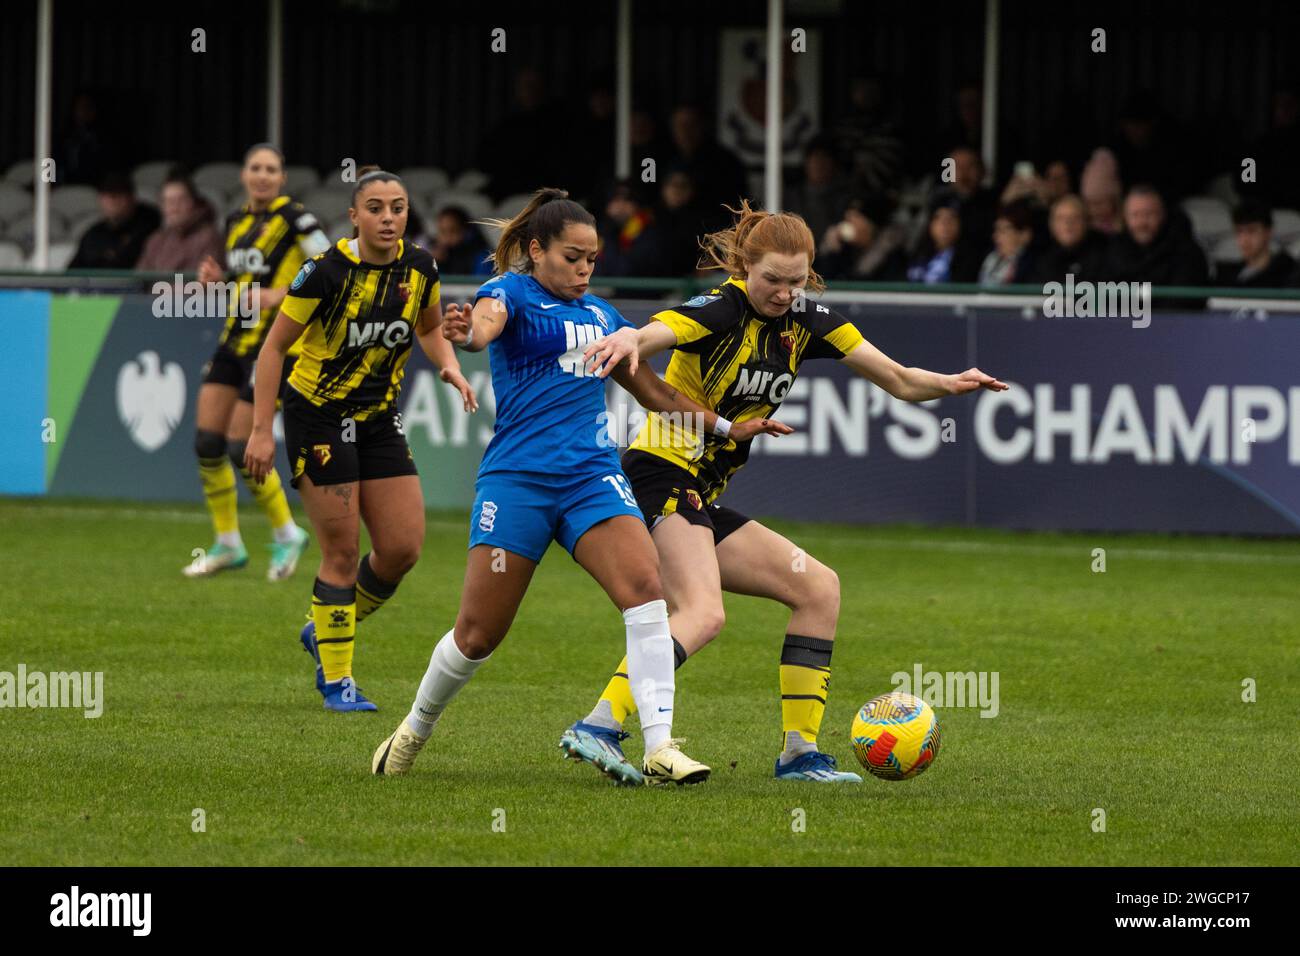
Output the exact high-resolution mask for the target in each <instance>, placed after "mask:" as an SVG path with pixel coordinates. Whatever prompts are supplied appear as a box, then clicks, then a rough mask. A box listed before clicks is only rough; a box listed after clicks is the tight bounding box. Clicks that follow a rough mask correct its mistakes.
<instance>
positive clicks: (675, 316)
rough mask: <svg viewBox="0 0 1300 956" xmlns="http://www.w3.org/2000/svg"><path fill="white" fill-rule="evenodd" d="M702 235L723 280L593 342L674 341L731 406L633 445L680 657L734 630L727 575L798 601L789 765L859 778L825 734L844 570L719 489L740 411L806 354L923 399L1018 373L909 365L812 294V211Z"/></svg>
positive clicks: (608, 361) (620, 346)
mask: <svg viewBox="0 0 1300 956" xmlns="http://www.w3.org/2000/svg"><path fill="white" fill-rule="evenodd" d="M704 249H705V256H706V259H705V262H703V263H702V265H703V266H705V267H706V268H707V267H712V268H721V269H725V270H726V272H727V274H728V276H729V278H727V280H726V281H724V282H723V283H722V284H721V285H719V286H718V287H717V288H715V289H713V290H711V291H710V292H709V293H708V294H707V295H702V296H697V297H696V298H694V299H691V300H690V301H689V302H686V303H684V304H683V305H681V306H678V307H677V308H675V309H668V310H666V311H663V312H660V313H658V314H656V315H655V316H654V317H653V318H652V319H651V321H650V322H649V323H648V324H647V325H646V326H644V327H643V328H641V329H639V330H635V331H634V330H631V329H625V330H621V331H619V332H616V333H615V334H613V335H611V336H608V337H606V338H604V339H602V340H600V341H598V342H596V343H593V344H592V345H591V346H589V347H588V348H587V349H586V356H587V358H588V359H589V360H594V361H596V362H598V363H601V365H602V371H608V370H610V369H611V368H613V367H614V366H616V365H618V363H619V362H621V361H622V360H624V359H625V358H627V359H629V360H631V361H634V362H635V361H643V360H644V359H646V358H647V357H648V356H650V355H653V354H654V353H656V352H659V351H662V350H663V349H666V348H672V349H674V352H673V356H672V359H671V360H670V362H669V365H668V372H667V374H666V375H665V376H664V379H665V381H666V382H667V383H668V384H669V385H671V386H672V387H674V388H676V389H678V390H679V391H680V392H681V393H682V394H683V395H685V396H687V397H689V398H691V399H693V400H695V401H696V402H699V403H700V404H702V405H704V406H705V407H707V408H709V409H710V410H713V411H715V412H717V413H718V415H719V419H720V420H719V422H718V424H717V425H716V426H714V430H713V433H712V434H700V433H698V432H696V433H692V432H691V431H689V430H686V429H682V428H679V427H676V423H674V422H669V423H666V424H665V423H661V422H657V421H655V420H654V419H653V418H652V419H650V420H648V421H647V422H646V425H645V427H644V428H642V430H641V432H640V434H639V435H638V436H637V438H636V440H635V441H633V442H632V445H631V447H630V448H629V449H628V451H627V453H626V454H625V455H624V456H623V470H624V472H625V473H626V474H627V477H628V479H629V480H630V481H631V483H632V490H633V493H634V494H635V495H636V498H637V502H638V503H639V504H640V506H641V510H642V512H643V513H644V514H645V518H646V521H647V523H648V524H649V525H650V528H651V534H652V537H653V539H654V542H655V546H656V549H657V550H658V552H659V561H660V573H661V574H662V576H663V582H664V591H665V592H666V594H667V599H668V604H669V610H670V614H671V617H670V620H671V624H672V630H673V637H674V639H675V640H676V642H677V644H678V646H677V648H676V650H677V658H678V665H679V666H680V664H681V663H682V662H683V661H685V660H686V658H687V656H688V655H690V654H693V653H694V652H695V651H697V650H699V649H700V648H701V647H703V646H704V645H705V644H706V643H708V642H709V641H710V640H712V639H713V637H714V636H716V635H717V633H718V632H719V631H720V630H721V628H722V624H723V605H722V592H723V591H724V590H726V591H731V592H733V593H735V594H749V595H756V596H758V597H767V598H771V599H773V600H775V601H779V602H781V603H782V604H785V605H786V606H787V607H789V608H790V611H791V615H790V623H789V626H788V628H787V633H786V635H785V643H784V646H783V648H782V650H781V662H780V686H781V722H782V730H783V744H784V747H783V750H782V752H781V754H780V756H779V757H778V758H777V761H776V776H777V777H778V778H780V779H789V780H806V781H815V782H826V783H830V782H858V783H860V782H861V780H862V778H861V777H860V776H858V775H857V774H855V773H847V772H844V771H841V770H839V769H838V768H837V767H836V764H835V758H834V757H832V756H830V755H829V754H823V753H821V752H820V751H818V749H817V733H818V729H819V727H820V725H821V719H822V714H823V712H824V710H825V707H826V691H827V687H828V685H829V682H830V663H831V649H832V647H833V641H834V638H835V628H836V625H837V623H838V618H839V607H840V590H839V578H838V577H837V576H836V574H835V572H834V571H832V570H831V569H830V568H828V567H826V565H824V564H822V563H821V562H820V561H818V560H817V559H816V558H813V557H812V556H811V555H807V554H805V553H804V552H802V551H801V550H800V549H798V548H797V547H796V546H795V545H794V544H793V543H792V542H790V541H789V540H787V539H786V538H784V537H782V536H781V535H779V534H777V533H776V532H775V531H772V530H771V529H769V528H766V527H764V526H763V525H761V524H760V523H758V522H757V521H754V520H752V519H751V518H748V517H746V516H745V515H743V514H740V513H739V512H736V511H734V510H732V509H730V508H728V507H726V506H725V505H721V504H719V503H718V502H717V499H718V497H719V496H720V495H722V493H723V492H724V490H725V489H726V487H727V482H728V480H729V479H730V478H731V476H732V475H734V474H735V473H736V471H737V470H738V469H739V468H740V467H741V466H742V465H744V464H745V461H746V459H747V458H748V456H749V444H750V442H749V441H741V442H736V441H734V440H732V438H730V437H729V436H728V432H729V430H730V428H731V427H732V425H733V424H734V423H736V422H747V421H751V420H754V419H759V420H760V421H766V420H767V419H768V416H771V415H773V414H775V412H776V410H777V409H778V408H779V407H780V405H781V402H782V400H783V399H784V398H785V395H786V394H787V393H788V392H789V390H790V386H791V385H792V384H793V383H794V380H795V377H796V376H797V375H798V374H799V370H800V367H801V365H802V364H803V363H804V362H805V361H807V360H809V359H818V358H833V359H838V360H840V361H842V362H844V363H845V364H846V365H848V366H849V367H850V368H852V369H853V370H854V371H855V372H857V373H858V374H859V375H862V376H863V377H865V378H866V379H868V380H869V381H871V382H873V383H875V384H876V385H878V386H880V387H881V388H883V389H885V390H886V391H887V392H889V393H890V394H891V395H893V396H895V397H897V398H900V399H903V400H905V401H911V402H922V401H926V400H928V399H933V398H939V397H941V396H945V395H960V394H964V393H966V392H971V391H975V390H977V389H980V388H988V389H992V390H994V391H1001V390H1003V389H1005V388H1006V387H1007V386H1006V385H1004V384H1003V383H1002V382H999V381H997V380H996V379H994V378H992V377H991V376H989V375H985V374H984V373H983V372H981V371H980V370H979V369H969V370H967V371H965V372H961V373H959V374H956V375H941V374H939V373H936V372H929V371H926V370H925V369H920V368H904V367H903V366H901V365H899V364H898V363H897V362H895V361H893V360H892V359H890V358H889V357H888V356H886V355H885V354H883V353H882V352H880V351H879V350H878V349H876V348H875V347H874V346H873V345H871V343H869V342H868V341H866V340H865V339H864V338H863V337H862V334H861V333H860V332H859V331H858V330H857V329H856V328H855V327H854V326H853V324H852V323H851V322H849V321H848V320H847V319H845V318H844V317H843V316H841V315H839V314H837V313H836V312H835V311H834V310H832V309H830V308H828V307H827V306H824V305H821V304H820V303H816V302H814V301H813V300H811V299H808V298H806V297H805V296H804V294H803V293H804V290H805V288H810V289H812V290H813V291H821V289H822V288H823V284H822V282H821V279H820V277H819V276H818V275H817V274H816V273H815V272H813V271H812V261H813V254H814V250H815V245H814V241H813V236H812V232H811V231H810V230H809V229H808V226H807V225H806V224H805V223H804V221H803V219H801V218H800V217H799V216H796V215H793V214H790V213H776V214H772V213H767V212H762V211H755V210H752V209H750V208H749V204H748V203H744V204H742V207H741V209H740V210H739V211H738V217H737V219H736V221H735V223H734V225H733V226H732V227H731V228H729V229H725V230H722V231H721V232H718V233H714V234H712V235H710V236H709V237H707V239H706V240H705V244H704ZM790 430H791V429H789V428H785V429H784V432H785V433H788V432H789V431H790ZM626 674H627V668H626V662H624V664H621V665H620V666H619V667H618V669H617V670H616V672H615V675H614V678H613V679H612V680H611V681H610V683H609V685H608V686H607V687H606V689H605V692H604V693H603V694H602V695H601V697H600V700H599V701H598V702H597V704H596V707H595V709H594V710H593V711H592V712H591V713H590V714H589V715H588V716H587V717H585V718H583V719H582V720H581V721H579V722H578V724H576V725H575V727H580V728H581V729H583V730H586V731H587V732H588V733H592V734H599V733H600V732H601V730H602V729H603V730H604V732H605V733H611V734H617V733H619V732H620V731H621V730H622V724H623V721H624V720H626V718H627V716H628V714H629V713H631V712H632V711H633V710H634V709H635V702H634V700H633V697H632V694H631V692H630V689H629V687H628V683H627V677H626ZM573 729H574V728H570V732H571V731H572V730H573ZM566 733H567V732H566Z"/></svg>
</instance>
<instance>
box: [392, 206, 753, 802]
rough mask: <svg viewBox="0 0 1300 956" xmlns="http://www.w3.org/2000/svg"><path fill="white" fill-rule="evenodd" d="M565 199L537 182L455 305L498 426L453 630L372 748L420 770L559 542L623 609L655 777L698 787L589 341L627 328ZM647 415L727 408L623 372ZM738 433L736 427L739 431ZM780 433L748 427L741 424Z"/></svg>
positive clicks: (662, 623)
mask: <svg viewBox="0 0 1300 956" xmlns="http://www.w3.org/2000/svg"><path fill="white" fill-rule="evenodd" d="M567 197H568V194H567V193H565V192H563V191H562V190H558V189H543V190H540V191H538V192H537V193H536V194H535V195H534V197H533V199H532V201H531V202H529V204H528V206H527V207H526V208H525V209H524V210H523V211H522V212H520V213H519V215H517V216H516V217H515V218H514V219H512V220H510V221H509V222H507V223H504V224H502V225H503V230H502V233H501V238H500V240H499V242H498V244H497V249H496V253H495V255H494V262H495V266H496V270H497V275H496V276H495V277H494V278H492V279H491V280H489V281H488V282H486V283H484V284H483V286H482V287H481V288H480V289H479V290H478V294H477V296H476V300H475V303H474V305H473V307H472V311H471V307H470V306H469V305H468V303H467V304H466V305H465V306H464V307H463V308H462V307H459V306H457V305H454V304H453V305H451V306H449V307H448V309H447V313H446V315H445V316H444V318H443V322H444V326H443V332H444V334H445V335H446V336H447V338H448V339H450V340H451V341H452V342H454V343H456V344H457V345H458V346H460V347H461V348H463V349H467V350H470V351H479V350H481V349H483V348H489V358H490V361H491V367H492V386H493V389H494V390H495V392H496V402H497V419H496V433H495V435H494V436H493V438H492V441H491V442H490V443H489V445H488V447H487V450H486V451H485V452H484V455H483V461H482V463H481V464H480V466H479V472H478V482H477V485H476V492H477V494H476V498H475V501H474V507H473V510H472V511H471V513H470V539H469V559H468V563H467V567H466V570H465V583H464V587H463V590H462V592H461V602H460V611H459V613H458V614H457V616H456V624H455V627H454V628H453V629H452V630H450V631H448V632H447V633H446V634H445V635H443V637H442V639H441V640H440V641H439V642H438V644H437V646H436V647H435V648H434V651H433V655H432V657H431V658H430V660H429V667H428V670H427V671H426V672H425V675H424V679H423V680H422V681H421V682H420V687H419V691H418V692H417V694H416V697H415V703H414V705H413V706H412V708H411V712H410V714H409V715H408V716H407V717H406V719H405V720H403V721H402V723H401V725H400V726H399V727H398V728H397V730H396V731H395V732H394V733H393V734H392V735H391V736H389V737H388V739H387V740H385V741H384V742H383V743H382V744H380V745H379V748H378V749H377V750H376V751H375V754H374V758H373V760H372V763H371V769H372V770H373V772H374V773H376V774H384V775H395V774H402V773H405V772H406V771H407V770H409V769H410V767H411V764H412V762H413V761H414V760H415V757H416V755H417V754H418V753H419V752H420V749H421V748H422V747H423V746H424V744H425V742H426V741H427V740H428V739H429V736H430V734H431V733H432V731H433V727H434V725H435V724H436V723H437V721H438V719H439V717H440V716H441V715H442V712H443V710H444V709H445V708H446V706H447V704H448V703H449V702H450V701H451V699H452V698H453V697H454V696H455V695H456V693H457V692H458V691H459V690H460V689H461V688H462V687H463V686H464V685H465V684H466V683H467V682H468V681H469V679H470V677H472V676H473V674H474V672H475V671H476V670H477V669H478V668H479V666H480V665H481V664H482V663H483V662H484V661H485V660H487V658H488V657H489V656H490V655H491V653H492V652H493V651H494V650H495V649H496V647H497V645H499V644H500V643H501V641H502V640H503V639H504V638H505V636H506V633H507V631H509V629H510V624H511V622H512V621H513V620H514V617H515V613H516V611H517V610H518V608H519V604H520V602H521V601H522V600H523V597H524V593H525V592H526V591H527V589H528V584H529V582H530V581H531V579H532V576H533V571H534V570H535V569H536V568H537V564H538V562H540V561H541V559H542V555H543V554H544V553H545V552H546V549H547V548H548V547H549V546H550V543H551V541H552V540H556V541H558V542H559V543H560V544H562V545H563V546H564V548H565V549H566V550H567V551H569V553H570V554H572V555H573V558H574V560H576V561H577V562H578V563H579V564H580V565H582V567H583V568H584V569H586V571H587V572H588V573H589V574H590V575H591V576H592V577H593V578H595V579H596V581H597V583H598V584H600V586H601V587H602V588H603V589H604V590H605V593H606V594H608V595H609V597H610V599H611V600H612V601H613V602H614V603H615V605H617V606H618V608H619V609H620V610H621V611H622V612H623V620H624V624H625V630H626V638H627V660H628V675H629V679H630V685H631V688H632V693H633V695H634V696H635V698H636V701H637V704H638V708H639V710H640V712H641V714H642V715H643V716H642V721H641V730H642V734H643V736H644V740H645V758H644V760H643V764H642V773H643V774H644V777H645V782H647V783H668V782H672V783H677V784H683V783H698V782H701V781H703V780H705V779H707V777H708V775H709V768H708V767H707V766H705V765H704V764H702V763H700V762H699V761H696V760H693V759H691V758H690V757H688V756H686V755H685V754H683V753H682V752H681V751H680V750H679V749H678V747H677V743H678V742H677V741H674V740H673V739H672V736H671V730H672V710H673V696H674V683H673V665H674V651H673V641H672V637H671V635H670V634H669V631H668V608H667V605H666V603H665V602H664V595H663V589H662V587H661V585H660V583H659V563H658V558H657V556H656V554H655V548H654V545H653V544H652V543H651V540H650V534H649V532H648V531H647V530H646V526H645V520H644V518H643V516H642V514H641V511H640V509H639V508H638V506H637V503H636V499H635V498H634V497H633V495H632V490H631V487H630V485H629V484H628V481H627V478H626V477H625V476H624V474H623V472H622V469H621V468H620V467H619V463H618V454H617V446H616V445H615V444H614V443H613V442H611V441H610V440H609V438H608V434H607V432H606V426H605V421H606V417H607V416H606V414H605V392H604V387H603V381H602V379H601V377H600V376H599V375H597V374H596V373H595V372H594V370H592V369H589V368H588V367H587V364H586V362H585V360H584V359H583V351H584V350H585V349H586V347H587V345H588V344H590V343H591V342H594V341H596V340H597V339H599V338H601V337H602V336H605V335H607V334H609V333H611V332H614V331H616V330H617V329H620V328H624V327H628V326H630V323H629V322H628V321H627V320H626V319H624V318H623V317H622V316H621V315H620V314H619V313H618V312H617V311H616V310H615V309H614V308H613V306H611V305H610V304H609V303H607V302H605V301H604V300H603V299H599V298H597V297H596V296H594V295H590V294H588V292H587V287H588V285H589V283H590V281H591V274H592V267H593V265H594V263H595V261H596V254H597V241H596V228H595V220H594V219H593V218H592V216H591V214H590V213H589V212H587V211H586V210H585V209H583V208H582V206H580V205H579V204H577V203H575V202H572V201H571V200H569V199H568V198H567ZM613 377H614V379H615V381H617V382H618V383H619V384H620V385H622V386H623V387H624V388H626V389H627V390H628V391H629V392H631V393H632V394H633V396H634V397H636V399H637V400H638V401H639V402H640V403H641V404H642V405H643V406H645V407H646V408H647V409H650V410H652V411H668V412H682V413H694V414H698V415H700V416H702V418H701V419H700V420H701V422H702V426H703V427H704V428H714V427H717V422H718V416H717V415H716V414H715V413H713V412H709V411H707V410H706V409H705V408H704V407H703V406H701V405H698V404H696V403H694V402H692V401H689V400H687V399H685V398H684V397H682V396H680V395H679V394H678V393H677V391H676V390H675V389H672V388H670V387H669V386H667V385H666V384H665V383H664V382H663V381H662V380H661V379H660V378H659V377H658V376H657V375H656V374H655V373H654V371H653V370H652V369H651V368H650V366H649V365H648V364H641V365H640V367H639V369H638V371H637V373H636V375H635V376H634V375H632V374H631V372H630V371H629V367H628V365H624V366H623V367H622V368H620V369H619V370H617V371H615V372H614V373H613ZM737 427H739V426H737ZM766 430H768V426H767V425H766V424H765V423H764V424H759V423H750V425H748V426H746V428H745V429H744V433H747V434H748V433H750V432H752V433H753V434H759V433H760V432H762V431H766ZM601 769H602V770H604V771H605V772H606V773H607V774H608V775H609V776H611V777H613V778H614V779H616V780H617V781H618V782H620V783H625V784H636V783H640V782H641V774H638V773H637V771H636V768H635V767H633V766H632V765H630V764H629V763H628V762H627V761H626V760H624V759H622V755H621V753H620V754H619V755H618V759H617V760H615V759H612V758H611V759H610V760H609V761H608V763H607V764H606V765H601Z"/></svg>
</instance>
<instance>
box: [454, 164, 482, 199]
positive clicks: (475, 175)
mask: <svg viewBox="0 0 1300 956" xmlns="http://www.w3.org/2000/svg"><path fill="white" fill-rule="evenodd" d="M489 182H491V177H490V176H488V174H487V173H485V172H483V170H481V169H467V170H465V171H464V172H463V173H461V174H460V175H459V176H457V177H456V178H455V179H454V180H453V181H452V184H451V188H452V189H455V190H457V191H458V192H469V193H476V192H482V191H483V190H484V189H486V188H487V184H488V183H489Z"/></svg>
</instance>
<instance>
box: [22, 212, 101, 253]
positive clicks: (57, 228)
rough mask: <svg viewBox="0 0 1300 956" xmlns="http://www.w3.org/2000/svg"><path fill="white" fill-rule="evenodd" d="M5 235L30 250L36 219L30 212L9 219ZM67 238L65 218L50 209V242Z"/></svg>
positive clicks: (34, 235) (34, 239) (25, 249)
mask: <svg viewBox="0 0 1300 956" xmlns="http://www.w3.org/2000/svg"><path fill="white" fill-rule="evenodd" d="M96 219H98V217H96ZM5 236H6V238H8V239H10V240H12V241H13V242H16V243H18V244H19V245H20V246H22V247H23V249H24V251H27V252H30V251H31V249H32V248H33V246H35V244H36V220H35V219H34V218H33V217H32V216H31V214H28V215H27V216H24V217H22V218H20V219H17V220H10V222H9V227H8V228H7V229H6V230H5ZM68 238H69V233H68V223H67V220H65V219H64V218H63V216H62V215H60V214H59V213H57V212H55V211H54V210H52V209H51V210H50V242H62V241H64V240H66V239H68Z"/></svg>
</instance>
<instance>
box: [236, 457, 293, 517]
mask: <svg viewBox="0 0 1300 956" xmlns="http://www.w3.org/2000/svg"><path fill="white" fill-rule="evenodd" d="M239 473H240V474H241V475H243V476H244V484H245V485H247V486H248V490H249V491H251V492H252V493H253V498H254V499H256V501H257V503H258V504H259V505H261V506H262V510H263V511H264V512H266V517H267V520H268V521H270V522H271V527H272V528H282V527H284V526H285V525H287V524H293V512H292V511H290V510H289V499H288V498H286V497H285V494H284V485H283V484H281V483H280V474H279V472H277V471H276V470H275V469H274V468H272V469H271V470H270V471H269V472H267V475H266V478H265V479H264V480H262V481H261V482H256V481H254V480H253V476H252V475H251V474H249V472H248V469H247V468H243V467H241V468H240V469H239Z"/></svg>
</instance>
